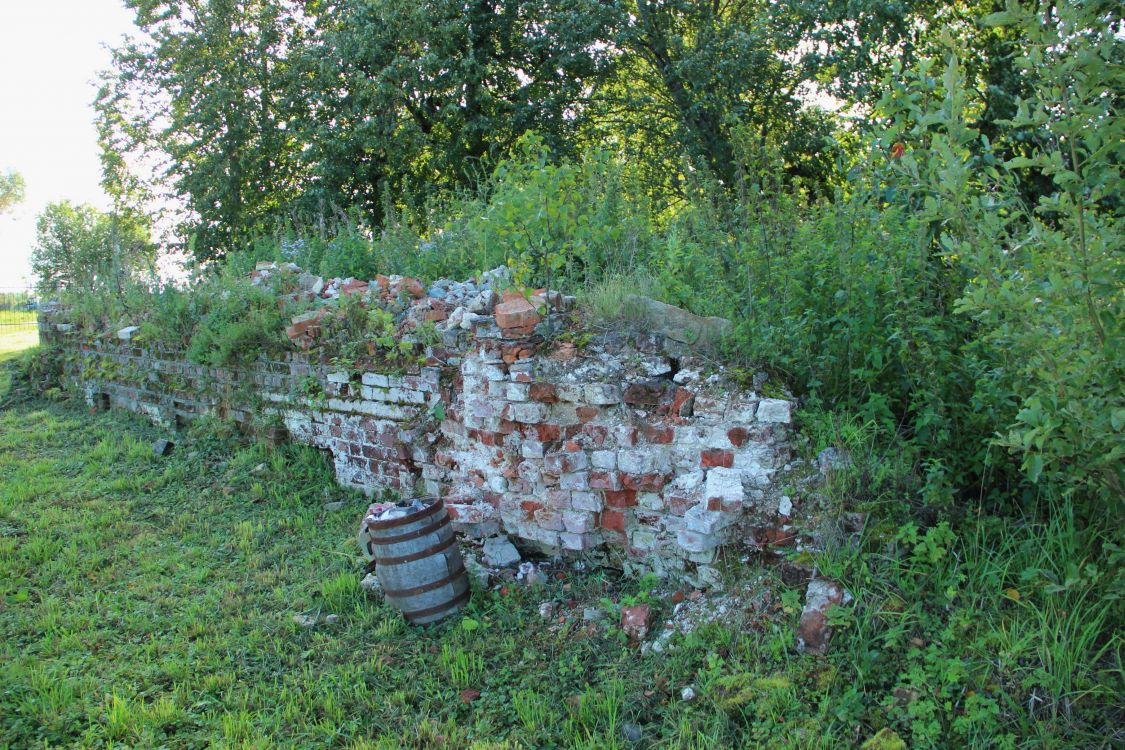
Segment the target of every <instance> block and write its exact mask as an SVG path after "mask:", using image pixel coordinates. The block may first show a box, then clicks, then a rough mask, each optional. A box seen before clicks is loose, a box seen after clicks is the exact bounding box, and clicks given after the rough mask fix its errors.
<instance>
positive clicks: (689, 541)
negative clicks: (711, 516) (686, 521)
mask: <svg viewBox="0 0 1125 750" xmlns="http://www.w3.org/2000/svg"><path fill="white" fill-rule="evenodd" d="M676 544H678V545H680V547H681V548H683V549H684V550H685V551H687V552H695V553H707V552H712V551H713V550H714V549H715V548H716V547H718V546H719V540H718V539H717V538H716V537H714V536H712V535H711V534H703V533H700V532H698V531H692V530H690V529H682V530H681V531H680V532H678V533H677V534H676ZM708 562H710V560H708Z"/></svg>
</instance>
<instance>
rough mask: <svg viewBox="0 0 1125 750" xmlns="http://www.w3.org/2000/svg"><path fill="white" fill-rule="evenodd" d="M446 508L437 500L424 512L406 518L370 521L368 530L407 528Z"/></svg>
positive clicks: (411, 514) (408, 515)
mask: <svg viewBox="0 0 1125 750" xmlns="http://www.w3.org/2000/svg"><path fill="white" fill-rule="evenodd" d="M444 507H445V503H443V502H442V501H441V500H440V499H439V500H435V501H434V502H433V503H431V504H430V506H429V507H428V508H424V509H423V510H420V511H418V512H417V513H410V514H407V515H405V516H402V517H401V518H392V519H390V520H389V521H368V522H367V528H368V529H369V530H370V529H393V528H396V527H398V526H405V525H406V524H408V523H412V522H414V521H420V520H422V519H423V518H427V517H429V516H432V515H433V514H434V513H437V512H438V511H439V510H441V509H442V508H444Z"/></svg>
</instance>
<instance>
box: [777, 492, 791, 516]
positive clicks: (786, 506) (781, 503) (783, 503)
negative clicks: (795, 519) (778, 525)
mask: <svg viewBox="0 0 1125 750" xmlns="http://www.w3.org/2000/svg"><path fill="white" fill-rule="evenodd" d="M777 514H778V515H779V516H791V515H793V501H792V500H790V499H789V496H788V495H782V496H781V499H780V500H778V502H777Z"/></svg>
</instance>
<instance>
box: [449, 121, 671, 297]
mask: <svg viewBox="0 0 1125 750" xmlns="http://www.w3.org/2000/svg"><path fill="white" fill-rule="evenodd" d="M626 181H627V175H626V173H625V171H624V169H623V168H622V166H621V164H620V163H618V162H616V161H615V160H614V159H612V158H611V157H610V155H609V154H608V153H607V152H604V151H593V152H591V153H589V154H588V155H587V157H586V158H585V159H584V160H583V161H582V162H581V163H572V162H567V161H563V162H556V161H554V160H553V158H552V155H551V152H550V150H549V149H547V147H546V146H544V145H543V143H542V141H540V140H539V139H538V138H537V137H535V136H534V135H530V136H526V137H525V138H523V139H522V141H521V143H520V148H519V150H518V154H517V156H516V157H514V158H512V159H507V160H504V161H502V162H501V163H500V165H499V166H498V167H497V168H496V172H495V174H494V175H493V182H492V186H491V194H490V195H489V201H488V204H487V206H486V207H485V208H484V211H483V212H482V213H481V214H479V215H478V216H474V217H470V218H469V220H468V223H467V226H466V230H467V234H468V236H469V237H470V238H471V241H473V242H475V243H476V244H477V246H478V248H479V251H478V252H479V257H481V258H483V259H486V262H488V263H493V262H507V264H508V265H509V266H511V267H512V269H513V270H514V272H515V278H516V280H517V282H518V283H520V284H523V285H529V284H531V283H536V284H548V285H550V286H552V287H556V288H558V287H564V286H567V285H568V284H569V285H575V284H582V283H589V282H591V281H594V280H596V279H598V278H600V277H601V276H602V275H603V274H606V273H609V272H612V271H621V270H627V269H629V268H632V267H633V266H634V265H636V264H637V263H640V262H643V261H644V260H645V252H644V251H645V249H646V246H647V233H648V231H649V221H648V218H647V214H646V212H645V211H644V209H643V207H642V206H641V205H639V204H638V203H637V202H636V201H635V200H629V199H628V198H627V197H626V196H630V195H631V196H637V195H639V194H640V192H639V191H635V190H634V191H627V190H623V187H624V183H625V182H626Z"/></svg>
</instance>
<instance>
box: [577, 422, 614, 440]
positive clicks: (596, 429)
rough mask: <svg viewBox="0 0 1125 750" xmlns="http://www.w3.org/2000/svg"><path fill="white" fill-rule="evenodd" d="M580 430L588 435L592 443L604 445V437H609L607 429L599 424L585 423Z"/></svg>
mask: <svg viewBox="0 0 1125 750" xmlns="http://www.w3.org/2000/svg"><path fill="white" fill-rule="evenodd" d="M582 432H584V433H586V434H587V435H589V436H590V439H591V440H593V441H594V445H605V441H606V438H608V437H609V430H608V429H607V428H605V427H603V426H601V425H596V424H587V425H585V426H584V427H583V428H582Z"/></svg>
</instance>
